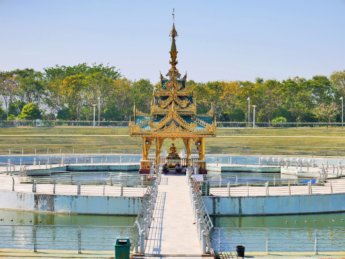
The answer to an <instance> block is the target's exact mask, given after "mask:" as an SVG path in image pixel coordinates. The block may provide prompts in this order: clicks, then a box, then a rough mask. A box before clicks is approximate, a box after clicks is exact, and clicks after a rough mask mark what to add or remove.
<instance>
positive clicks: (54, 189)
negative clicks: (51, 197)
mask: <svg viewBox="0 0 345 259" xmlns="http://www.w3.org/2000/svg"><path fill="white" fill-rule="evenodd" d="M55 192H56V181H55V180H54V183H53V194H55Z"/></svg>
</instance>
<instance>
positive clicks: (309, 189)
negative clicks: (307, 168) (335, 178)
mask: <svg viewBox="0 0 345 259" xmlns="http://www.w3.org/2000/svg"><path fill="white" fill-rule="evenodd" d="M308 194H312V189H311V181H309V182H308Z"/></svg>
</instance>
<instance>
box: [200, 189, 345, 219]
mask: <svg viewBox="0 0 345 259" xmlns="http://www.w3.org/2000/svg"><path fill="white" fill-rule="evenodd" d="M203 200H204V203H205V206H206V208H207V211H208V213H209V214H210V215H212V216H253V215H288V214H312V213H313V214H316V213H331V212H344V211H345V193H340V194H313V195H293V196H249V197H214V196H206V197H203Z"/></svg>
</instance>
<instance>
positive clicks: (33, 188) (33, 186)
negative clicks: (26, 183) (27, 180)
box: [32, 180, 37, 192]
mask: <svg viewBox="0 0 345 259" xmlns="http://www.w3.org/2000/svg"><path fill="white" fill-rule="evenodd" d="M36 190H37V189H36V180H34V181H33V183H32V192H36Z"/></svg>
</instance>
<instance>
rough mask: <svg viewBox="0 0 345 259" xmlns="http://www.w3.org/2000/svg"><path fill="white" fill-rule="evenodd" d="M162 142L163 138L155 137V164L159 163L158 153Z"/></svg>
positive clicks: (159, 153)
mask: <svg viewBox="0 0 345 259" xmlns="http://www.w3.org/2000/svg"><path fill="white" fill-rule="evenodd" d="M163 142H164V139H163V138H156V165H159V164H160V155H161V148H162V145H163Z"/></svg>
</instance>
